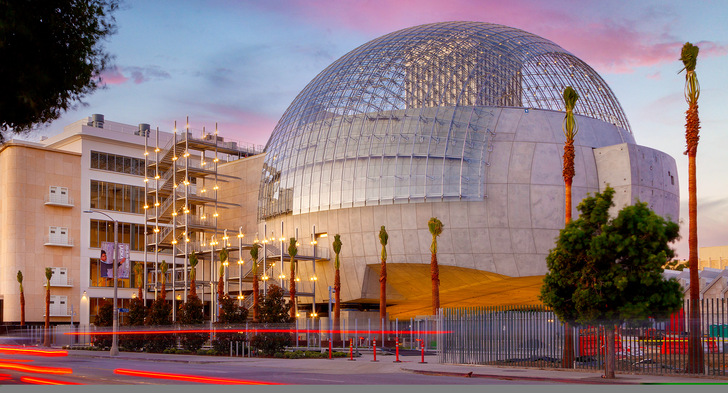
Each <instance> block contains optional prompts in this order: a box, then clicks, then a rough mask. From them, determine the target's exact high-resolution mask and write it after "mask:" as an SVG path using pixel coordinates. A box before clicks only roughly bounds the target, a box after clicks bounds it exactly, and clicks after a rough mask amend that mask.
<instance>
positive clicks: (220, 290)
mask: <svg viewBox="0 0 728 393" xmlns="http://www.w3.org/2000/svg"><path fill="white" fill-rule="evenodd" d="M227 259H228V250H227V248H226V247H223V249H222V250H220V271H219V272H218V273H219V274H218V279H217V304H218V305H220V304H222V301H223V298H224V297H225V262H226V261H227ZM219 310H220V312H221V313H222V312H223V311H222V309H221V308H220V309H219Z"/></svg>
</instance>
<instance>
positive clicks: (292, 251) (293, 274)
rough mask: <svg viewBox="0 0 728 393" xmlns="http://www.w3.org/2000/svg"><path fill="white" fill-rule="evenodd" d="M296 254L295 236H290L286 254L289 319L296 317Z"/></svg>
mask: <svg viewBox="0 0 728 393" xmlns="http://www.w3.org/2000/svg"><path fill="white" fill-rule="evenodd" d="M296 254H298V247H296V238H295V237H292V238H291V244H290V245H289V246H288V255H290V256H291V285H290V287H291V288H290V293H291V320H293V319H296Z"/></svg>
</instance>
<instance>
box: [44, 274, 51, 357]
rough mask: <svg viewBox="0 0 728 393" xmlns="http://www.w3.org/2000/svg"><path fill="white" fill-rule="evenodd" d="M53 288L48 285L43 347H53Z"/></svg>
mask: <svg viewBox="0 0 728 393" xmlns="http://www.w3.org/2000/svg"><path fill="white" fill-rule="evenodd" d="M50 327H51V287H50V285H46V294H45V335H44V336H45V337H44V341H43V346H46V347H50V346H51V331H50Z"/></svg>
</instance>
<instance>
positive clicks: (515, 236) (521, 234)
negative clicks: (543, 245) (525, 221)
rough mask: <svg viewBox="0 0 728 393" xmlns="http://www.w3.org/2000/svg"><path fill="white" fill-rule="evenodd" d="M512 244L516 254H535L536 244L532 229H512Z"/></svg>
mask: <svg viewBox="0 0 728 393" xmlns="http://www.w3.org/2000/svg"><path fill="white" fill-rule="evenodd" d="M511 244H512V246H513V252H514V253H516V254H525V253H535V252H536V243H535V241H534V239H533V233H532V229H530V228H528V229H511Z"/></svg>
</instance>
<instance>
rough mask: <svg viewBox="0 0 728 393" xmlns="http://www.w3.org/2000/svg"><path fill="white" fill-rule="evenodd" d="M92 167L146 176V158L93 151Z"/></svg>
mask: <svg viewBox="0 0 728 393" xmlns="http://www.w3.org/2000/svg"><path fill="white" fill-rule="evenodd" d="M91 168H92V169H101V170H102V171H112V172H118V173H125V174H127V175H135V176H144V159H143V158H136V157H127V156H120V155H116V154H111V153H103V152H97V151H92V152H91Z"/></svg>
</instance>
